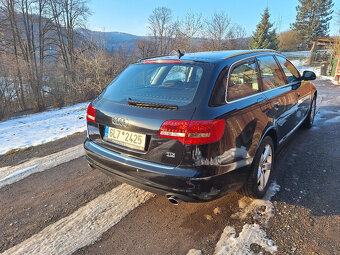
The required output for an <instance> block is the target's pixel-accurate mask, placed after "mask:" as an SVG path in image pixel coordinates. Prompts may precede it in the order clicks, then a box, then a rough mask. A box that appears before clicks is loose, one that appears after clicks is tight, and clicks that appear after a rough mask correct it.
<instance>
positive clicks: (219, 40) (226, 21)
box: [205, 12, 231, 50]
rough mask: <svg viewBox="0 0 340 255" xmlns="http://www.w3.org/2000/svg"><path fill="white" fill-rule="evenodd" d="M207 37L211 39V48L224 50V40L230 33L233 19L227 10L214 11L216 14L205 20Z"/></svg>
mask: <svg viewBox="0 0 340 255" xmlns="http://www.w3.org/2000/svg"><path fill="white" fill-rule="evenodd" d="M205 23H206V28H205V30H206V31H205V32H206V37H207V39H208V40H209V41H210V45H211V47H210V50H222V49H223V41H224V40H225V39H226V36H227V35H228V32H229V29H230V25H231V21H230V18H229V17H228V15H227V14H226V13H225V12H219V13H214V15H213V16H212V17H211V18H210V19H208V20H206V21H205Z"/></svg>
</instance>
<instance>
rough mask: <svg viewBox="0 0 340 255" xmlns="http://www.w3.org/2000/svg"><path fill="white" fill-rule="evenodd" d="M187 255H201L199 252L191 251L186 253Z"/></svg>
mask: <svg viewBox="0 0 340 255" xmlns="http://www.w3.org/2000/svg"><path fill="white" fill-rule="evenodd" d="M187 255H203V253H202V251H201V250H196V249H191V250H189V251H188V253H187Z"/></svg>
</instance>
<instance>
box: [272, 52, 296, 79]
mask: <svg viewBox="0 0 340 255" xmlns="http://www.w3.org/2000/svg"><path fill="white" fill-rule="evenodd" d="M276 59H277V60H278V61H279V63H280V65H281V67H282V70H283V72H284V73H285V75H286V77H287V81H288V83H292V82H295V81H298V80H299V78H300V73H299V71H298V70H297V69H296V68H295V66H293V64H292V63H290V62H289V61H288V60H287V59H285V58H283V57H280V56H276Z"/></svg>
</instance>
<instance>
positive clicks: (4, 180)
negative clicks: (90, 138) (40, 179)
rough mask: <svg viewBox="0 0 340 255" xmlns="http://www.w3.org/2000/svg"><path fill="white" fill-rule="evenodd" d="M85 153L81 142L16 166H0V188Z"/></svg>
mask: <svg viewBox="0 0 340 255" xmlns="http://www.w3.org/2000/svg"><path fill="white" fill-rule="evenodd" d="M83 155H85V151H84V147H83V145H82V144H79V145H77V146H74V147H71V148H68V149H66V150H63V151H59V152H56V153H53V154H51V155H47V156H45V157H41V158H33V159H31V160H29V161H27V162H24V163H22V164H19V165H16V166H7V167H0V189H1V188H2V187H4V186H6V185H9V184H12V183H15V182H17V181H20V180H22V179H24V178H26V177H28V176H30V175H31V174H34V173H38V172H43V171H45V170H47V169H51V168H52V167H55V166H58V165H60V164H62V163H65V162H69V161H71V160H73V159H76V158H79V157H81V156H83Z"/></svg>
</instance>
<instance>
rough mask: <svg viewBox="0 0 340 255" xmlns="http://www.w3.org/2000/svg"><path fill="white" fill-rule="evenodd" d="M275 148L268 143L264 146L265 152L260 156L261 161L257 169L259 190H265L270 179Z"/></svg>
mask: <svg viewBox="0 0 340 255" xmlns="http://www.w3.org/2000/svg"><path fill="white" fill-rule="evenodd" d="M272 160H273V150H272V147H271V146H270V145H269V144H267V145H266V146H265V147H264V150H263V153H262V155H261V158H260V163H259V167H258V171H257V185H258V189H259V191H263V190H264V189H265V188H266V185H267V183H268V180H269V176H270V171H271V169H272Z"/></svg>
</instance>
